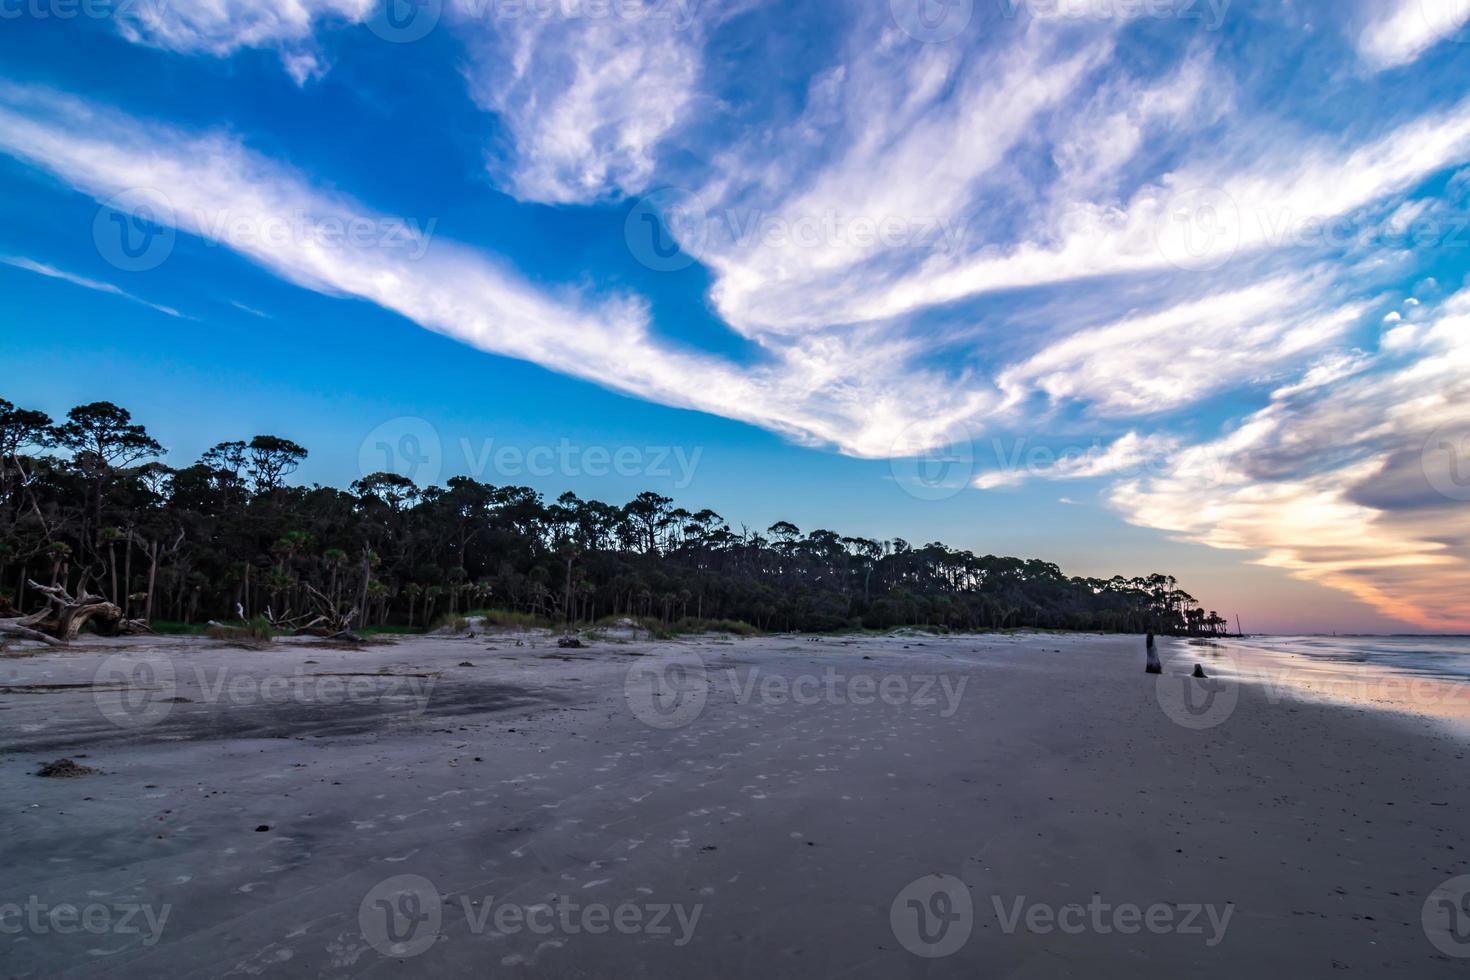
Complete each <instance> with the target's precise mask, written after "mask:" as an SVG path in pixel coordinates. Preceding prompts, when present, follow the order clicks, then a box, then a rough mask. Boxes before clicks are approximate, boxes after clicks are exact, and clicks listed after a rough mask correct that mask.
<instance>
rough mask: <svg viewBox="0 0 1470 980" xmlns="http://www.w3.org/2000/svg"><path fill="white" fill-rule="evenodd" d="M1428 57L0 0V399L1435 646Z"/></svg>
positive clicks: (1387, 9) (1461, 302) (1458, 324)
mask: <svg viewBox="0 0 1470 980" xmlns="http://www.w3.org/2000/svg"><path fill="white" fill-rule="evenodd" d="M1467 22H1470V2H1464V0H1371V2H1369V0H1362V2H1358V0H1337V2H1328V0H1321V2H1315V0H1308V2H1296V3H1290V4H1280V3H1273V4H1254V3H1245V2H1241V0H1233V2H1227V0H891V2H881V3H866V4H857V3H852V4H845V3H832V2H812V3H780V4H777V3H761V2H755V0H737V2H733V3H722V4H718V5H715V4H711V3H707V2H702V0H680V2H675V0H647V2H641V3H639V2H633V0H627V2H618V3H613V2H610V0H609V2H604V0H531V2H517V0H442V2H441V0H417V2H410V0H388V2H387V3H386V4H385V3H384V2H373V0H283V2H278V3H274V4H269V5H261V4H252V3H245V2H240V0H213V2H209V3H202V2H200V3H184V2H181V0H95V2H94V0H88V2H85V3H84V2H82V0H0V213H3V215H4V217H5V219H6V220H5V221H4V222H3V224H0V338H3V349H4V353H5V363H6V365H7V367H8V370H7V372H6V375H7V377H6V380H5V382H4V386H3V389H0V396H3V397H6V398H8V399H10V400H12V401H15V402H17V403H19V404H24V405H27V406H31V407H37V408H41V409H44V410H46V411H49V412H51V413H52V414H54V415H60V414H62V413H64V412H65V410H66V409H67V408H68V407H70V406H71V405H73V404H76V403H79V402H82V401H88V400H94V399H97V398H109V399H112V400H115V401H117V402H119V403H120V404H123V405H126V406H127V407H129V408H130V409H132V410H133V412H134V413H135V415H136V416H137V417H138V419H139V420H140V421H142V422H144V423H145V424H147V425H148V426H149V427H150V429H151V430H152V431H153V432H154V433H155V434H156V435H157V436H158V437H159V438H160V439H161V440H162V441H163V442H164V443H165V444H166V445H167V446H168V447H169V448H170V457H169V461H170V462H172V463H175V464H179V465H182V464H186V463H188V462H190V461H191V460H192V459H194V458H196V457H197V455H198V454H199V453H200V452H202V451H203V450H205V449H207V448H208V447H209V446H210V445H211V444H213V443H214V442H216V441H219V440H222V439H226V438H239V437H248V436H250V435H253V434H256V433H259V432H270V433H275V434H279V435H284V436H288V437H290V438H293V439H295V440H296V441H298V442H301V443H303V444H304V445H306V446H308V447H309V448H310V449H311V451H312V457H311V459H310V461H309V462H308V464H307V466H305V467H303V469H302V471H301V474H300V475H301V477H302V478H304V479H306V480H312V481H319V482H323V483H333V484H338V485H345V484H346V483H347V482H349V481H350V480H352V479H355V478H356V477H358V476H360V475H362V472H363V470H364V469H366V468H381V466H380V465H379V461H381V462H382V463H383V464H392V465H394V466H396V467H397V468H399V469H405V470H409V469H411V470H412V472H413V473H414V475H415V476H416V477H417V478H421V479H424V480H430V479H436V478H437V479H439V480H442V479H444V478H445V477H448V476H450V475H453V474H454V473H470V474H472V475H476V476H478V477H479V478H481V479H485V480H488V481H490V482H496V483H511V482H513V483H525V484H528V485H531V486H535V487H537V488H538V489H541V490H543V491H545V492H547V493H549V494H552V495H555V494H557V493H559V492H560V491H562V490H563V489H573V490H575V491H577V492H578V493H579V494H582V495H583V496H592V497H598V498H600V499H606V500H610V501H615V502H616V501H621V500H623V499H626V498H627V497H630V496H631V495H633V494H634V493H636V492H638V491H639V490H642V489H655V490H659V491H661V492H664V493H667V494H670V495H671V496H674V497H676V498H678V499H679V501H680V502H681V503H684V504H687V505H691V506H710V507H713V508H714V509H715V510H717V511H719V512H720V513H721V514H722V515H724V516H725V517H726V519H727V520H729V521H731V522H732V523H733V524H735V525H736V526H737V527H738V526H739V524H740V523H742V522H743V523H746V524H748V525H749V526H751V527H753V528H755V527H764V526H766V525H767V524H769V523H771V522H772V521H774V520H777V519H788V520H792V521H794V522H795V523H797V524H798V525H799V526H801V527H803V528H805V529H812V528H816V527H831V528H834V529H837V530H840V531H842V532H844V533H856V534H866V535H871V536H875V537H882V538H892V537H903V538H906V539H908V540H910V541H912V542H915V543H922V542H925V541H930V540H943V541H945V542H947V543H949V544H951V545H954V546H958V547H965V548H969V549H972V550H975V551H978V552H983V553H990V552H995V553H1001V552H1004V553H1013V554H1020V555H1026V556H1037V557H1044V558H1047V559H1049V560H1053V561H1057V562H1058V563H1060V564H1062V565H1063V566H1064V567H1065V568H1067V569H1068V570H1071V571H1074V572H1078V573H1086V574H1111V573H1113V572H1124V573H1128V574H1134V573H1147V572H1150V571H1155V570H1165V571H1169V572H1172V573H1174V574H1176V575H1178V576H1180V578H1181V579H1182V580H1183V581H1184V583H1185V585H1186V587H1189V588H1191V589H1192V590H1194V591H1195V593H1196V594H1198V595H1199V596H1200V597H1201V598H1202V599H1204V600H1205V601H1206V602H1207V603H1208V604H1209V605H1210V606H1211V607H1214V608H1218V609H1219V610H1220V611H1221V612H1222V613H1227V614H1233V613H1236V612H1239V613H1240V614H1241V615H1242V617H1243V618H1245V619H1246V620H1248V622H1247V626H1248V627H1250V628H1255V629H1276V630H1287V629H1342V630H1349V629H1374V630H1382V629H1400V628H1403V629H1466V628H1470V618H1467V615H1470V614H1467V613H1466V612H1465V611H1464V610H1463V597H1464V596H1465V595H1467V594H1470V572H1467V567H1470V566H1467V564H1466V563H1467V561H1470V520H1467V505H1470V407H1467V406H1470V339H1467V338H1470V333H1467V328H1470V291H1466V288H1465V287H1466V275H1467V272H1470V261H1467V256H1470V221H1467V219H1470V208H1467V207H1466V205H1467V202H1470V169H1467V166H1470V91H1467V84H1466V83H1467V81H1470V72H1467V71H1466V58H1467V54H1470V43H1467V42H1470V28H1467Z"/></svg>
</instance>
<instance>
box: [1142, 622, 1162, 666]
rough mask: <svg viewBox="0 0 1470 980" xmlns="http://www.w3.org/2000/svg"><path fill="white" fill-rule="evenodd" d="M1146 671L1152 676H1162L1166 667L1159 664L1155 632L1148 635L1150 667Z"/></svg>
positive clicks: (1150, 631) (1151, 631)
mask: <svg viewBox="0 0 1470 980" xmlns="http://www.w3.org/2000/svg"><path fill="white" fill-rule="evenodd" d="M1145 671H1146V672H1147V673H1150V674H1162V673H1163V672H1164V665H1163V664H1161V663H1159V651H1158V648H1157V647H1155V646H1154V634H1153V630H1149V633H1148V667H1146V668H1145Z"/></svg>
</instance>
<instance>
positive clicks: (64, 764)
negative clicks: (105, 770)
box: [36, 759, 102, 779]
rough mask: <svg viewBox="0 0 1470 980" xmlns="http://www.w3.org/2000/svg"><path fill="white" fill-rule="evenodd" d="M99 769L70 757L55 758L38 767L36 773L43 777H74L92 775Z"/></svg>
mask: <svg viewBox="0 0 1470 980" xmlns="http://www.w3.org/2000/svg"><path fill="white" fill-rule="evenodd" d="M101 771H102V770H101V769H93V768H92V767H91V766H84V765H82V764H81V763H79V762H74V761H72V760H71V759H57V760H56V761H55V762H48V763H46V764H45V765H44V766H42V767H41V768H40V769H38V770H37V771H36V775H37V776H40V777H42V778H43V779H75V778H76V777H78V776H92V775H95V774H96V773H99V772H101Z"/></svg>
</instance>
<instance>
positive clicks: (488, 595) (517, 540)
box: [0, 399, 1226, 635]
mask: <svg viewBox="0 0 1470 980" xmlns="http://www.w3.org/2000/svg"><path fill="white" fill-rule="evenodd" d="M163 455H164V448H163V446H162V445H161V444H160V443H159V442H158V441H157V440H156V439H154V438H153V437H152V436H151V435H150V434H149V433H148V432H147V430H146V429H145V428H144V427H143V426H142V425H140V424H138V423H136V422H135V421H134V420H133V418H132V415H131V414H130V413H129V412H128V411H127V410H126V409H124V408H121V407H119V406H117V405H114V404H112V403H110V402H95V403H92V404H88V405H81V406H78V407H76V408H73V409H72V410H71V411H69V412H68V413H67V414H66V418H65V420H63V421H60V422H57V421H53V420H52V419H51V418H49V417H48V416H47V415H46V414H44V413H42V412H38V411H34V410H29V409H24V408H17V407H16V406H15V405H14V404H12V403H11V402H8V401H5V400H4V399H0V609H3V608H4V607H5V606H7V605H9V606H12V607H14V610H15V611H25V610H26V609H28V608H30V607H31V606H33V605H35V604H36V603H38V602H39V601H40V600H41V597H40V596H37V595H36V594H35V593H36V585H32V584H30V583H32V582H34V583H36V584H39V585H49V586H61V587H63V588H65V589H67V590H69V591H71V592H73V593H76V594H78V595H80V594H82V593H84V592H87V593H92V594H95V595H97V596H101V597H104V598H106V599H107V600H110V601H111V602H113V603H115V604H116V605H117V606H118V607H119V608H120V609H121V610H123V613H124V616H125V618H128V619H133V618H137V619H143V620H149V621H172V622H181V623H199V622H202V621H205V620H210V619H215V620H234V619H237V618H239V619H249V618H251V617H254V616H258V615H261V614H262V613H264V612H265V611H266V610H271V611H272V612H273V613H274V614H277V615H279V614H283V613H284V611H285V610H288V609H293V608H294V609H300V608H304V607H306V606H308V605H310V603H311V602H312V601H313V600H314V599H320V600H324V601H329V602H330V603H331V604H333V605H334V606H340V608H342V609H348V608H350V609H352V610H353V613H352V615H353V618H354V619H355V623H354V625H355V626H357V627H359V628H368V627H377V626H404V627H421V626H426V625H429V624H432V623H433V622H435V621H436V620H437V619H439V618H441V617H444V616H455V615H463V614H465V613H467V612H469V611H471V610H478V609H491V608H493V609H499V610H508V611H510V612H513V613H520V614H525V615H528V616H534V617H537V618H539V619H543V620H545V621H550V622H553V623H567V624H585V623H591V622H596V621H598V620H600V619H603V618H605V617H623V616H627V617H634V618H640V619H653V620H657V621H658V622H660V623H665V624H676V623H679V622H681V621H685V620H705V621H708V620H732V621H739V622H741V623H745V624H749V625H750V626H753V627H755V628H757V629H762V630H803V631H828V630H835V629H843V628H850V627H865V628H870V629H891V628H894V627H900V626H928V627H942V628H948V629H954V630H979V629H1004V628H1015V627H1042V628H1057V629H1075V630H1103V631H1119V632H1143V631H1146V630H1154V631H1158V632H1170V633H1189V634H1195V635H1200V634H1212V633H1219V632H1221V631H1223V630H1224V628H1225V626H1226V623H1225V620H1224V619H1222V618H1221V617H1220V616H1218V615H1217V614H1215V613H1214V612H1209V613H1206V612H1205V611H1204V610H1203V608H1202V607H1201V606H1200V605H1199V603H1198V602H1197V601H1196V600H1195V599H1194V598H1193V597H1192V596H1190V595H1189V594H1188V593H1186V592H1184V591H1182V590H1181V589H1179V588H1178V583H1177V582H1176V581H1175V580H1174V578H1172V577H1170V576H1167V575H1162V574H1153V575H1147V576H1141V577H1132V578H1125V577H1123V576H1114V577H1112V578H1109V579H1098V578H1079V577H1069V576H1067V575H1066V574H1064V573H1063V572H1062V570H1061V569H1060V568H1058V567H1057V566H1056V565H1054V564H1052V563H1050V562H1045V561H1039V560H1035V559H1021V558H1008V557H997V556H994V555H984V556H979V555H975V554H972V553H971V552H969V551H958V550H955V549H952V548H949V547H947V546H946V545H943V544H940V543H937V542H936V543H931V544H925V545H922V546H916V545H913V544H910V543H909V542H907V541H904V540H902V539H899V538H894V539H892V540H887V541H877V540H872V539H869V538H862V537H848V536H844V535H840V534H838V533H837V532H835V531H830V530H812V531H808V532H803V531H801V530H800V529H799V528H797V527H796V526H795V525H793V524H791V523H788V522H785V521H780V522H777V523H776V524H773V525H771V526H770V527H769V528H767V529H765V530H764V531H753V530H751V529H749V528H746V527H743V526H742V527H740V528H739V529H738V530H736V529H734V528H732V527H731V525H730V524H728V523H727V522H726V521H725V519H724V518H722V517H721V516H720V515H719V514H716V513H714V512H713V511H711V510H708V509H704V510H698V511H694V512H691V511H689V510H686V509H684V508H683V507H679V506H676V505H675V502H674V501H673V500H672V499H670V498H669V497H665V496H662V495H660V494H657V493H652V492H645V493H640V494H639V495H638V496H636V497H635V498H634V499H632V500H631V501H628V502H627V503H625V504H622V505H621V506H619V505H614V504H607V503H603V502H601V501H597V500H582V499H580V498H579V497H577V496H576V495H575V494H572V493H565V494H563V495H561V496H560V497H558V498H557V499H556V500H555V501H553V502H548V501H547V500H546V499H544V498H543V497H542V495H541V494H539V493H537V492H536V491H535V490H533V489H531V488H528V487H519V486H493V485H490V484H487V483H482V482H479V481H477V480H473V479H470V478H468V477H462V476H459V477H454V478H452V479H450V480H448V481H447V484H446V485H445V486H442V487H440V486H429V487H420V486H417V485H416V484H415V483H414V482H413V481H412V480H410V479H409V478H407V477H405V476H402V475H399V474H395V473H374V474H371V475H369V476H366V477H364V478H363V479H361V480H357V481H355V482H353V483H352V485H351V486H350V487H349V488H347V489H345V490H343V489H339V488H335V487H325V486H319V485H314V486H297V485H293V484H292V483H291V482H290V477H291V476H292V474H293V473H294V472H295V471H296V469H297V468H298V467H299V466H300V464H301V463H302V461H303V460H305V459H306V458H307V450H306V449H305V448H304V447H302V446H300V445H298V444H296V443H295V442H292V441H291V440H289V439H285V438H281V437H278V436H269V435H260V436H255V437H254V438H251V439H249V440H239V441H229V442H222V443H220V444H219V445H217V446H215V447H214V448H213V449H210V450H209V451H208V452H206V453H205V454H204V455H203V456H202V457H201V458H200V459H199V460H198V461H197V462H195V463H193V464H192V465H190V466H185V467H182V468H172V467H169V466H166V465H164V463H163V462H162V461H161V458H162V457H163Z"/></svg>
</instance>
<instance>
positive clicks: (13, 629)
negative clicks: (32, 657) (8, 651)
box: [0, 608, 62, 647]
mask: <svg viewBox="0 0 1470 980" xmlns="http://www.w3.org/2000/svg"><path fill="white" fill-rule="evenodd" d="M50 613H51V610H50V609H49V608H47V609H42V610H41V611H40V612H37V613H32V614H31V615H29V616H16V617H13V618H11V619H0V636H18V637H20V638H21V639H22V640H35V641H36V642H38V643H44V644H46V645H47V646H53V647H59V646H61V645H62V643H61V641H60V640H58V639H57V638H56V637H54V636H47V635H46V634H45V633H42V632H41V631H40V630H37V629H34V628H33V627H35V626H38V625H40V623H41V621H42V620H44V619H45V618H46V617H47V616H48V615H50Z"/></svg>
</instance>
